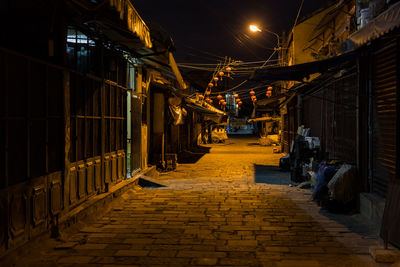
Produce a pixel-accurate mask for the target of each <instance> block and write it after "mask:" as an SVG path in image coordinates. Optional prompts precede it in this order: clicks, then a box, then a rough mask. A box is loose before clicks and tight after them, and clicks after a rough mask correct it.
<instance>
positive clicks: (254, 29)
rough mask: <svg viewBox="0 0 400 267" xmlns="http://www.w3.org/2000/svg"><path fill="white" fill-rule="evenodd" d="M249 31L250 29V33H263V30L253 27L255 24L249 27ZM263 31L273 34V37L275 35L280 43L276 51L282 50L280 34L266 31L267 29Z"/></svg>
mask: <svg viewBox="0 0 400 267" xmlns="http://www.w3.org/2000/svg"><path fill="white" fill-rule="evenodd" d="M249 29H250V31H252V32H262V30H261V29H260V28H259V27H258V26H257V25H253V24H252V25H250V26H249ZM263 30H264V31H266V32H269V33H272V34H273V35H275V37H276V40H277V42H278V47H276V48H275V49H276V50H281V47H280V42H279V40H280V38H279V34H277V33H275V32H273V31H270V30H268V29H265V28H263Z"/></svg>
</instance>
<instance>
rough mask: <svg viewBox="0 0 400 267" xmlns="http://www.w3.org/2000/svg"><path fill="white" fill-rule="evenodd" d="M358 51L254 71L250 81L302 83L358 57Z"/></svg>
mask: <svg viewBox="0 0 400 267" xmlns="http://www.w3.org/2000/svg"><path fill="white" fill-rule="evenodd" d="M358 53H359V51H357V50H356V51H352V52H348V53H345V54H342V55H339V56H336V57H331V58H328V59H324V60H319V61H313V62H309V63H303V64H297V65H292V66H284V67H274V68H265V69H260V70H256V71H255V72H253V74H252V75H251V76H250V80H256V81H303V79H304V78H307V77H309V76H310V75H311V74H315V73H324V72H326V71H328V70H330V69H332V68H335V67H338V66H340V65H342V64H343V63H346V62H348V61H350V60H352V59H354V58H356V57H357V56H358Z"/></svg>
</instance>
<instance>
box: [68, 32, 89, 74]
mask: <svg viewBox="0 0 400 267" xmlns="http://www.w3.org/2000/svg"><path fill="white" fill-rule="evenodd" d="M95 56H96V42H95V41H94V40H92V39H90V38H89V37H88V36H87V35H85V34H84V33H82V32H81V31H79V30H77V29H76V28H75V27H72V26H68V30H67V47H66V60H67V65H68V66H69V67H71V68H73V69H75V70H77V71H79V72H82V73H96V67H95V66H96V61H95Z"/></svg>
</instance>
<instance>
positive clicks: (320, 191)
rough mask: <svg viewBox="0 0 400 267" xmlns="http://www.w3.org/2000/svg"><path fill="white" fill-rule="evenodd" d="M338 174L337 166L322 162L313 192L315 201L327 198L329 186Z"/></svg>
mask: <svg viewBox="0 0 400 267" xmlns="http://www.w3.org/2000/svg"><path fill="white" fill-rule="evenodd" d="M335 174H336V166H335V165H329V164H327V163H326V161H322V162H321V164H320V165H319V168H318V172H317V179H316V181H315V187H314V192H313V200H318V199H324V198H327V197H328V196H327V191H328V190H327V184H328V183H329V182H330V181H331V179H332V178H333V176H334V175H335Z"/></svg>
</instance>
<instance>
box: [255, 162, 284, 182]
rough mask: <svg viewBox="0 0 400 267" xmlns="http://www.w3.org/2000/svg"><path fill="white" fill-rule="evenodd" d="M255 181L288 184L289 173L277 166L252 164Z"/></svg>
mask: <svg viewBox="0 0 400 267" xmlns="http://www.w3.org/2000/svg"><path fill="white" fill-rule="evenodd" d="M254 181H255V183H264V184H276V185H289V184H290V183H291V181H290V173H289V172H282V171H280V170H279V167H278V166H269V165H258V164H254Z"/></svg>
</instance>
